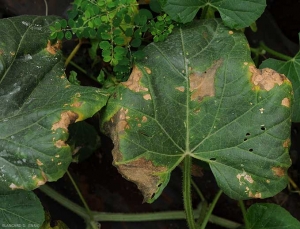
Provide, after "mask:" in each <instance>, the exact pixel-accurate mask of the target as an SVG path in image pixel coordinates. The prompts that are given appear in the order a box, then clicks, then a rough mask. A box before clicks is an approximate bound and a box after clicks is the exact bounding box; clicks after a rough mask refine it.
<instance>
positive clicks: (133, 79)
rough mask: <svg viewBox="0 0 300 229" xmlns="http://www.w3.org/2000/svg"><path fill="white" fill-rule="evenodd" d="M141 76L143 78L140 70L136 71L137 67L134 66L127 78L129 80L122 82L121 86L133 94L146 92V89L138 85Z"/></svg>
mask: <svg viewBox="0 0 300 229" xmlns="http://www.w3.org/2000/svg"><path fill="white" fill-rule="evenodd" d="M142 76H143V73H142V72H141V70H140V69H138V67H137V66H134V67H133V70H132V73H131V74H130V76H129V79H128V80H127V81H126V82H123V83H122V84H123V85H124V86H125V87H127V88H129V89H130V90H131V91H134V92H143V91H148V88H146V87H143V86H142V85H141V84H140V81H141V79H142Z"/></svg>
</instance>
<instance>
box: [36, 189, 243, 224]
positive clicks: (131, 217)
mask: <svg viewBox="0 0 300 229" xmlns="http://www.w3.org/2000/svg"><path fill="white" fill-rule="evenodd" d="M39 189H40V190H41V191H42V192H43V193H45V194H46V195H48V196H49V197H51V198H52V199H54V200H56V201H57V202H59V203H60V204H61V205H62V206H64V207H66V208H67V209H69V210H70V211H73V212H74V213H76V214H77V215H79V216H81V217H82V218H83V219H85V220H90V216H89V215H88V214H87V212H86V210H85V209H84V208H83V207H81V206H79V205H78V204H75V203H73V202H72V201H70V200H69V199H67V198H66V197H64V196H63V195H61V194H60V193H58V192H57V191H55V190H54V189H52V188H51V187H49V186H48V185H43V186H40V187H39ZM200 211H201V209H197V210H194V215H195V216H197V215H199V214H200ZM92 215H93V219H94V220H95V221H101V222H120V221H123V222H143V221H158V220H184V219H186V214H185V212H184V211H165V212H156V213H138V214H130V213H107V212H94V211H92ZM209 221H210V222H212V223H214V224H217V225H220V226H222V227H224V228H231V229H235V228H238V227H240V226H241V224H239V223H236V222H233V221H230V220H227V219H224V218H222V217H218V216H214V215H211V216H210V218H209Z"/></svg>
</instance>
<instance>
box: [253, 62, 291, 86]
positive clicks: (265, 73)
mask: <svg viewBox="0 0 300 229" xmlns="http://www.w3.org/2000/svg"><path fill="white" fill-rule="evenodd" d="M249 70H250V72H251V73H252V76H251V82H252V84H253V85H254V86H255V87H258V88H259V89H261V90H266V91H270V90H271V89H272V88H273V87H274V86H275V85H276V84H277V85H279V86H280V85H282V84H283V82H284V81H288V79H287V78H286V77H285V75H283V74H279V73H278V72H276V71H274V70H273V69H270V68H263V69H257V68H256V67H255V66H249Z"/></svg>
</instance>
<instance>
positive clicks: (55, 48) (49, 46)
mask: <svg viewBox="0 0 300 229" xmlns="http://www.w3.org/2000/svg"><path fill="white" fill-rule="evenodd" d="M61 44H62V42H61V41H60V40H59V41H57V42H56V43H55V44H53V45H52V44H51V41H49V40H48V43H47V46H46V50H47V51H48V52H49V53H51V54H52V55H55V54H56V53H57V51H58V50H60V49H61Z"/></svg>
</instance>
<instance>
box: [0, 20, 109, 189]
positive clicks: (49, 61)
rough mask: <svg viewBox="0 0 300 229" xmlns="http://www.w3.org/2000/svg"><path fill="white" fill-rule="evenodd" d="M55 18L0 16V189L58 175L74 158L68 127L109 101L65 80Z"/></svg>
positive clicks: (22, 186)
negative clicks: (51, 36)
mask: <svg viewBox="0 0 300 229" xmlns="http://www.w3.org/2000/svg"><path fill="white" fill-rule="evenodd" d="M56 20H57V18H56V17H38V16H22V17H14V18H7V19H2V20H0V28H1V29H0V98H1V100H0V129H1V133H0V193H4V192H7V191H10V190H11V189H25V190H32V189H34V188H36V187H38V186H40V185H42V184H44V183H45V182H46V181H55V180H57V179H58V178H60V177H61V176H62V175H63V174H64V173H65V171H66V169H67V167H68V165H69V164H70V162H71V160H72V157H71V156H72V155H71V150H70V147H69V146H68V145H67V144H66V143H65V141H66V140H67V138H68V125H69V124H70V123H72V122H77V121H81V120H84V119H86V118H88V117H91V116H92V115H93V114H94V113H95V112H97V111H98V110H99V109H101V108H102V107H103V106H104V105H105V103H106V101H107V97H108V95H107V94H105V93H104V92H103V91H101V90H99V89H96V88H91V87H81V86H76V85H72V84H71V83H69V82H68V80H67V79H66V77H65V75H64V65H63V57H62V55H61V53H60V51H59V48H60V46H59V43H56V44H51V43H50V41H48V36H49V34H50V30H49V26H50V25H53V23H54V22H55V21H56Z"/></svg>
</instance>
